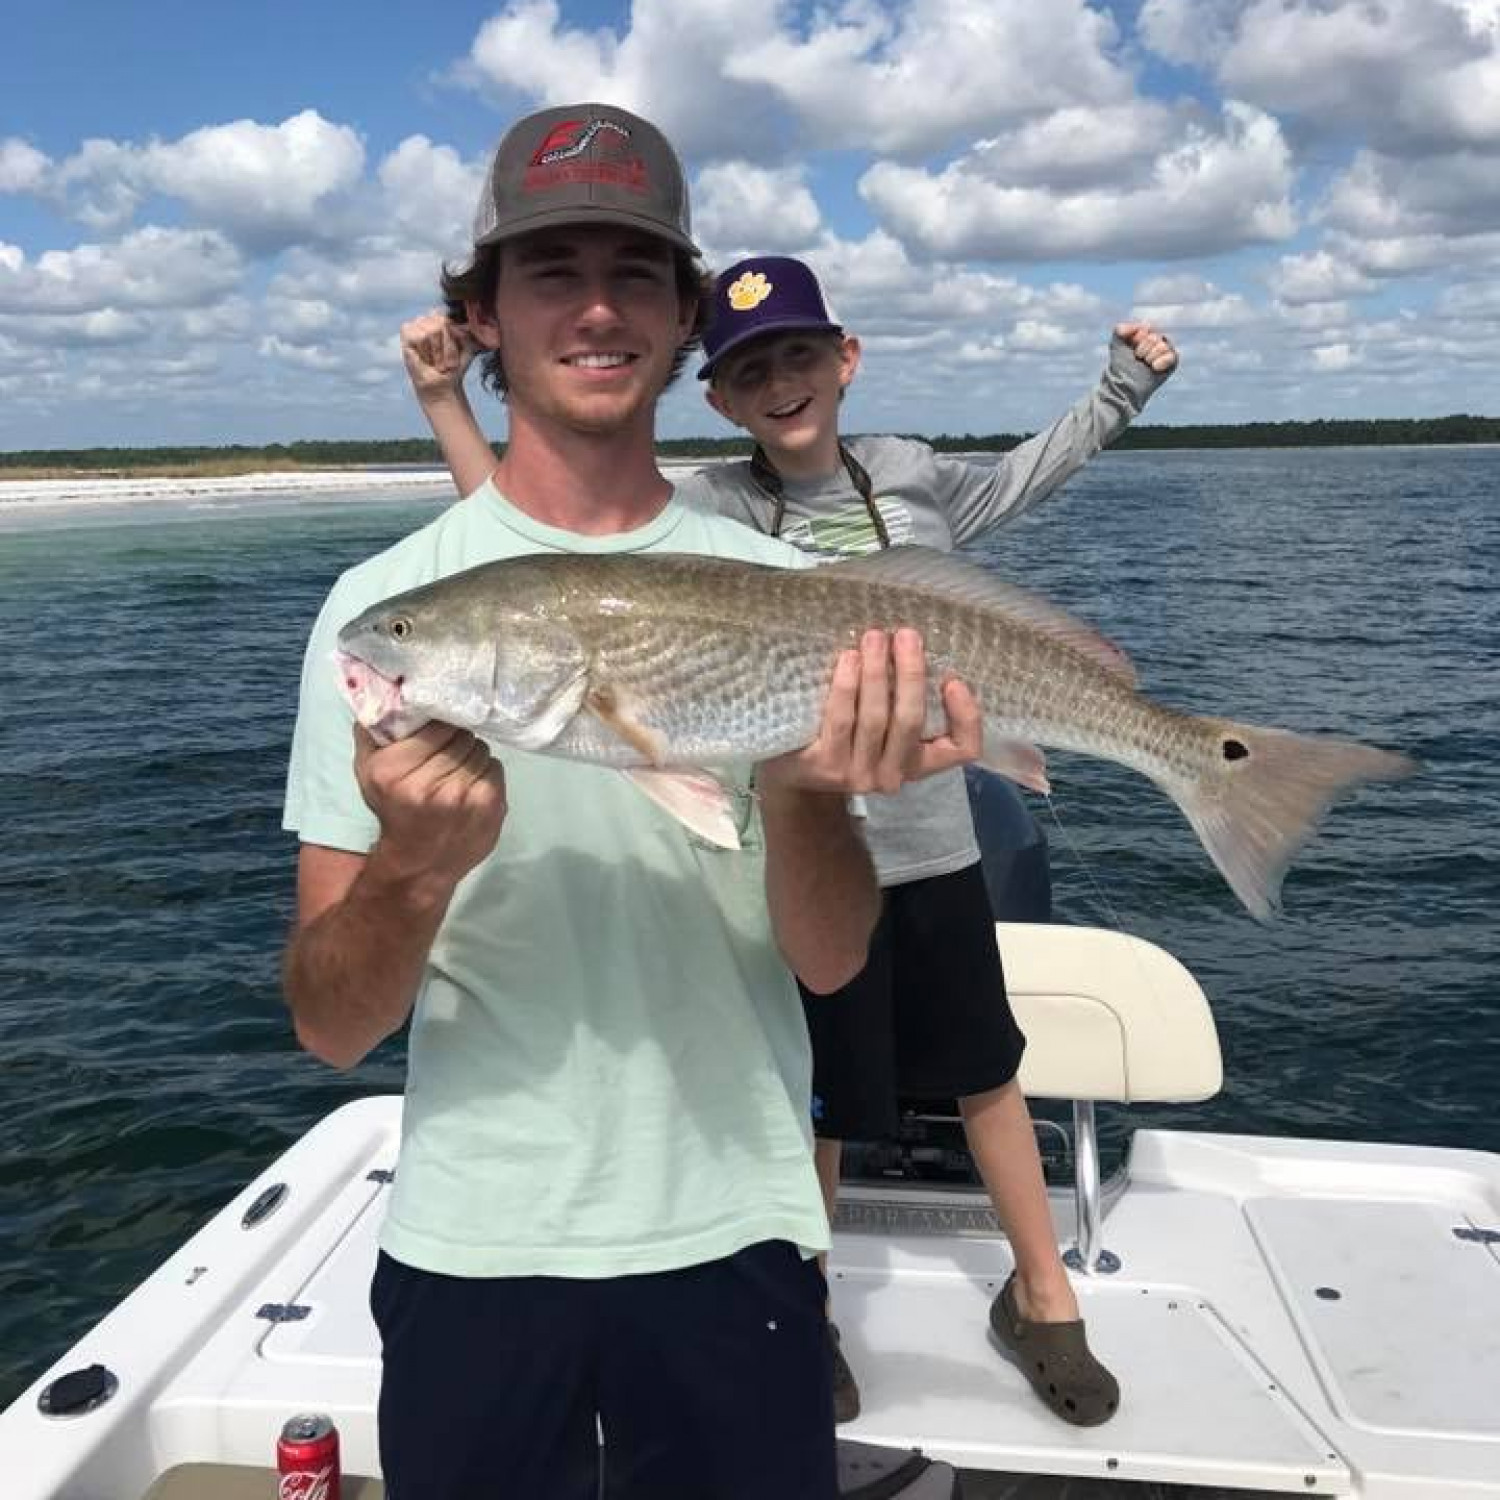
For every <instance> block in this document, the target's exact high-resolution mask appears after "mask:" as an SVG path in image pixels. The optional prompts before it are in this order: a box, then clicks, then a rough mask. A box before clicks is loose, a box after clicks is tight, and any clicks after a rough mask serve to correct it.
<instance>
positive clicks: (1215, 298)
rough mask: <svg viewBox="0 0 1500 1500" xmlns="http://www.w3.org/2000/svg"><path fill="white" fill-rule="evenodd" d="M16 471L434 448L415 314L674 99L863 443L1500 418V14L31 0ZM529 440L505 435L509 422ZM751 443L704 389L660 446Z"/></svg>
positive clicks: (681, 122)
mask: <svg viewBox="0 0 1500 1500" xmlns="http://www.w3.org/2000/svg"><path fill="white" fill-rule="evenodd" d="M6 20H7V28H6V32H7V46H6V48H5V50H4V52H3V54H0V101H3V102H0V448H5V449H16V448H53V447H68V446H92V445H95V444H158V443H176V442H195V443H220V442H247V443H258V442H267V441H275V440H290V439H294V438H299V437H353V436H372V437H373V436H379V437H384V436H391V437H395V436H411V435H416V434H418V433H420V432H421V431H422V426H421V422H420V419H419V418H418V416H417V415H416V413H415V411H414V409H413V407H412V405H411V401H410V398H409V396H408V395H407V393H406V390H405V387H404V377H403V375H402V372H401V366H400V360H399V357H398V354H397V352H396V344H395V331H396V328H397V326H398V324H399V323H400V321H401V320H402V318H404V317H406V316H409V315H411V314H412V313H414V312H417V311H420V310H422V309H423V308H425V307H427V306H429V305H430V304H431V302H432V298H433V291H434V277H435V272H436V267H437V265H438V263H439V261H440V260H441V259H442V258H443V257H444V256H450V257H451V256H454V255H457V254H460V253H461V252H462V249H463V245H464V241H465V230H466V225H467V222H468V220H469V217H470V213H471V209H472V204H473V200H474V197H475V194H476V191H477V185H478V180H479V175H480V172H481V170H482V167H483V163H484V159H485V156H486V153H487V151H488V149H489V148H490V147H491V146H492V145H493V143H494V141H495V140H496V139H497V138H498V136H499V135H500V134H501V133H502V131H503V130H504V128H505V126H506V124H507V123H508V122H509V121H510V120H512V119H513V118H515V117H516V116H517V115H518V114H520V113H524V112H525V111H527V110H529V109H531V108H535V107H540V106H542V105H546V104H555V103H569V102H577V101H580V100H584V99H590V98H602V99H606V100H610V101H612V102H617V103H621V104H625V105H627V106H629V107H631V108H634V109H637V110H639V111H640V112H641V113H643V114H646V115H648V116H650V117H651V118H652V119H654V120H655V121H656V122H657V123H658V124H660V125H662V126H663V128H665V129H666V130H667V131H668V133H669V134H670V135H671V136H672V138H673V140H674V142H675V143H676V144H677V146H678V148H679V151H680V152H681V154H682V155H683V157H684V158H685V160H686V162H687V165H688V168H689V172H690V176H691V177H692V180H693V192H694V210H695V227H696V231H697V237H698V239H699V241H700V243H702V244H703V245H704V247H705V250H706V252H707V254H708V256H709V259H710V263H711V264H714V263H720V264H722V263H724V262H726V261H727V260H728V259H730V258H732V257H733V256H735V255H738V254H741V253H745V252H748V251H755V250H762V251H776V252H781V253H793V254H801V255H804V256H806V257H807V258H808V259H810V260H811V261H812V262H813V263H814V265H815V266H817V268H818V269H819V270H820V272H821V273H822V274H823V276H824V280H825V282H826V283H827V285H828V288H829V290H830V293H831V295H832V298H833V300H834V302H835V305H836V306H837V307H838V309H839V312H840V315H841V316H842V317H843V318H844V319H845V321H846V322H847V323H848V325H849V326H850V327H851V328H852V329H853V330H854V331H856V332H858V333H860V334H861V335H862V337H863V339H864V343H865V350H866V358H865V364H864V368H863V370H862V371H861V374H860V377H859V380H858V382H857V385H856V388H855V391H854V393H853V395H852V397H851V400H850V404H849V407H848V412H847V425H848V427H849V428H850V430H877V429H879V430H897V431H905V432H928V433H938V432H966V431H967V432H989V431H997V430H1017V429H1020V428H1030V427H1035V426H1037V425H1038V424H1040V423H1042V422H1045V421H1046V420H1048V419H1049V418H1050V417H1051V416H1053V415H1055V414H1056V412H1057V411H1058V410H1060V409H1061V408H1062V407H1063V406H1066V405H1067V404H1069V403H1070V402H1071V401H1072V400H1074V399H1076V397H1077V396H1079V395H1081V394H1082V393H1083V392H1084V391H1085V390H1086V389H1087V388H1088V387H1089V386H1090V385H1091V384H1092V382H1093V380H1094V378H1095V377H1096V375H1097V372H1098V370H1099V368H1100V366H1101V363H1102V356H1103V351H1104V346H1105V341H1106V338H1107V335H1108V330H1109V328H1110V326H1111V325H1112V324H1113V323H1114V322H1115V321H1117V320H1118V319H1120V318H1122V317H1125V316H1145V317H1147V318H1150V319H1151V320H1153V321H1155V322H1157V323H1158V324H1160V325H1161V326H1162V327H1164V328H1165V329H1167V331H1168V332H1170V333H1171V334H1172V335H1173V336H1174V338H1175V339H1176V341H1177V343H1178V344H1179V347H1180V348H1181V350H1182V353H1183V367H1182V370H1181V372H1180V374H1179V375H1178V377H1177V378H1176V379H1174V380H1173V382H1172V383H1171V384H1170V385H1169V386H1168V387H1167V389H1166V390H1165V391H1164V392H1163V393H1162V395H1161V396H1160V397H1159V398H1158V400H1157V401H1156V402H1155V403H1154V404H1153V407H1152V409H1151V412H1150V419H1151V420H1156V421H1165V422H1187V421H1200V420H1204V421H1212V420H1223V421H1248V420H1256V419H1274V418H1284V417H1320V416H1321V417H1338V416H1403V415H1436V414H1442V413H1447V412H1454V411H1469V412H1483V413H1489V414H1493V413H1495V412H1497V411H1500V374H1497V370H1500V361H1497V360H1496V359H1495V357H1494V352H1493V351H1494V349H1495V347H1496V341H1497V336H1500V277H1497V276H1496V271H1497V268H1500V0H1384V3H1383V4H1381V5H1379V6H1375V5H1371V4H1369V3H1367V0H1139V3H1131V4H1123V3H1121V4H1116V5H1113V6H1109V5H1104V4H1100V3H1097V0H1096V3H1093V4H1089V3H1086V0H1047V3H1046V4H1039V3H1037V0H833V3H831V4H824V5H820V6H817V7H814V6H811V5H806V4H781V5H775V4H762V5H757V6H746V5H745V4H744V3H743V0H634V3H633V4H632V3H624V0H621V3H601V0H595V3H589V4H577V3H571V0H562V3H558V0H525V3H512V4H509V5H499V6H497V5H494V4H470V3H453V0H444V3H442V4H437V5H434V4H431V3H426V4H419V3H416V0H382V3H379V4H376V5H359V6H356V5H353V4H348V3H344V0H326V3H318V4H308V3H306V0H303V3H292V0H263V3H258V4H256V5H254V6H251V5H248V4H239V5H222V6H205V5H203V4H202V3H201V0H199V3H197V4H187V3H178V0H170V3H168V0H135V3H132V4H128V5H109V4H104V3H98V0H94V3H88V4H85V3H80V0H50V3H47V4H41V3H37V0H11V4H10V5H9V6H8V7H7V17H6ZM487 420H488V424H489V425H490V427H491V428H492V430H493V431H494V432H495V434H496V435H497V436H498V435H500V434H501V432H502V431H503V419H502V417H501V414H500V413H499V411H498V410H496V409H490V410H489V411H488V413H487ZM725 430H726V429H724V428H723V427H722V426H721V424H720V423H719V421H718V419H717V418H716V417H714V416H713V415H712V413H710V412H709V411H708V410H707V409H706V408H705V407H704V406H703V405H702V401H701V393H700V392H699V390H698V389H697V388H696V385H695V383H694V382H692V381H691V380H688V381H684V382H682V383H681V384H680V385H679V387H677V388H675V389H674V390H673V391H672V392H671V393H669V395H668V397H667V398H666V400H665V402H664V404H663V408H662V419H661V431H662V432H663V434H665V435H674V436H676V435H690V434H695V433H719V432H723V431H725Z"/></svg>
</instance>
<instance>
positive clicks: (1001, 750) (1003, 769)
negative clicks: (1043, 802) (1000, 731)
mask: <svg viewBox="0 0 1500 1500" xmlns="http://www.w3.org/2000/svg"><path fill="white" fill-rule="evenodd" d="M979 764H980V765H982V766H984V767H985V769H986V770H990V771H994V772H995V773H996V774H997V775H999V776H1004V777H1005V778H1006V780H1008V781H1014V782H1015V783H1016V785H1017V786H1024V787H1026V788H1027V790H1029V791H1033V792H1040V793H1041V794H1042V795H1043V796H1044V797H1045V796H1047V795H1048V793H1050V792H1051V790H1052V783H1051V782H1050V781H1048V780H1047V757H1046V756H1045V755H1043V754H1042V752H1041V751H1040V750H1039V749H1038V748H1037V747H1036V746H1035V745H1033V744H1031V743H1030V742H1029V741H1027V740H1004V739H994V740H992V739H990V738H989V736H988V735H986V736H985V741H984V754H983V755H981V756H980V758H979Z"/></svg>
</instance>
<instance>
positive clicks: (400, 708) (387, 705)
mask: <svg viewBox="0 0 1500 1500" xmlns="http://www.w3.org/2000/svg"><path fill="white" fill-rule="evenodd" d="M333 663H334V666H335V667H336V668H337V670H338V674H339V691H340V692H341V693H342V694H343V696H344V701H345V702H346V703H347V704H348V705H349V707H350V709H351V710H352V712H353V714H354V717H355V720H356V721H357V722H358V723H360V724H363V725H364V727H365V728H366V729H368V730H369V731H370V735H371V737H372V738H373V739H374V740H375V741H376V742H377V743H379V744H382V745H388V744H390V742H391V741H392V740H397V739H400V738H401V737H402V736H403V735H406V734H410V733H411V732H412V730H413V729H416V728H419V727H420V725H419V724H413V723H412V722H411V718H412V715H411V711H410V706H409V705H408V703H407V701H406V694H405V691H404V689H405V683H406V679H405V678H404V677H387V676H386V675H385V673H384V672H382V671H380V670H379V669H378V668H377V667H372V666H371V665H370V664H369V662H367V661H363V660H361V659H360V658H359V657H357V656H351V655H350V654H349V652H347V651H342V650H336V651H334V653H333Z"/></svg>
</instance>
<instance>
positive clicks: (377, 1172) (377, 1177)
mask: <svg viewBox="0 0 1500 1500" xmlns="http://www.w3.org/2000/svg"><path fill="white" fill-rule="evenodd" d="M395 1180H396V1174H395V1172H394V1171H393V1170H392V1169H391V1168H390V1167H372V1168H371V1169H370V1170H369V1171H368V1172H366V1173H365V1181H366V1182H378V1183H380V1184H381V1185H382V1186H385V1185H388V1184H390V1183H392V1182H394V1181H395Z"/></svg>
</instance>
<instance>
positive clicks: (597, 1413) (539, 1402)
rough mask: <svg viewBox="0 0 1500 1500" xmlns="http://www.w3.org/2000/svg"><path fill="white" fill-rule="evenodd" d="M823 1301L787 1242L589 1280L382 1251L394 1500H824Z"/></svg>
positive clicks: (388, 1465) (385, 1407)
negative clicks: (478, 1270)
mask: <svg viewBox="0 0 1500 1500" xmlns="http://www.w3.org/2000/svg"><path fill="white" fill-rule="evenodd" d="M826 1295H827V1284H826V1283H825V1282H824V1280H823V1275H822V1272H821V1271H820V1270H819V1269H818V1263H817V1261H816V1260H804V1259H803V1258H802V1254H801V1252H800V1251H799V1250H798V1249H797V1248H796V1247H795V1246H793V1245H790V1244H787V1243H786V1242H785V1241H766V1242H764V1243H762V1244H758V1245H751V1246H749V1247H748V1248H746V1249H744V1250H741V1251H740V1252H739V1253H738V1254H736V1255H731V1256H727V1257H726V1258H725V1259H723V1260H716V1261H710V1262H708V1263H707V1264H705V1265H701V1266H688V1267H686V1268H684V1269H682V1270H678V1271H661V1272H657V1273H654V1274H647V1275H637V1276H615V1277H610V1278H606V1279H602V1280H592V1281H589V1280H583V1279H578V1278H568V1277H561V1276H509V1277H493V1278H480V1277H467V1276H440V1275H437V1274H435V1273H433V1272H431V1271H419V1270H414V1269H413V1268H412V1267H410V1266H407V1265H403V1264H402V1263H401V1262H400V1261H397V1260H393V1259H392V1258H391V1257H390V1256H388V1255H386V1254H384V1253H382V1254H381V1256H380V1259H379V1261H378V1263H377V1265H376V1267H375V1279H374V1281H373V1283H372V1284H371V1287H370V1310H371V1312H372V1313H373V1314H374V1317H375V1326H376V1327H377V1328H378V1329H379V1330H380V1339H381V1345H382V1371H381V1384H380V1405H379V1429H380V1431H379V1436H380V1462H381V1467H382V1469H383V1471H384V1474H385V1485H386V1490H385V1493H386V1496H387V1500H598V1497H599V1496H600V1495H603V1497H604V1500H766V1497H767V1496H774V1497H776V1500H836V1497H837V1495H838V1467H837V1461H836V1458H835V1447H834V1435H833V1363H832V1354H831V1352H830V1345H829V1340H828V1325H827V1321H826V1316H825V1313H824V1310H823V1303H824V1298H825V1297H826ZM601 1432H602V1435H603V1448H602V1464H603V1479H604V1482H603V1488H602V1490H601V1488H600V1465H601V1448H600V1442H599V1437H600V1433H601Z"/></svg>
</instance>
